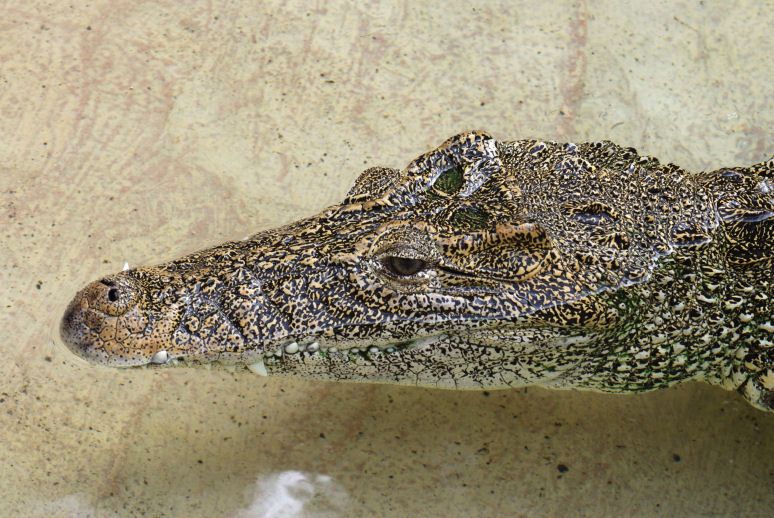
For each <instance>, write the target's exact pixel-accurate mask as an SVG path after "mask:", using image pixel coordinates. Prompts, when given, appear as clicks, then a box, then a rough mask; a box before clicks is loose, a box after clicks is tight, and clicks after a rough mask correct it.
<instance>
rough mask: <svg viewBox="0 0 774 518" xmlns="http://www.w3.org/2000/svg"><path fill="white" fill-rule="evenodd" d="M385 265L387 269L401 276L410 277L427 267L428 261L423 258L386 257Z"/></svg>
mask: <svg viewBox="0 0 774 518" xmlns="http://www.w3.org/2000/svg"><path fill="white" fill-rule="evenodd" d="M384 265H385V266H386V267H387V269H388V270H389V271H390V272H391V273H393V274H394V275H397V276H399V277H410V276H411V275H416V274H417V273H419V272H421V271H422V270H424V269H425V268H426V267H427V262H425V261H423V260H422V259H412V258H409V257H396V256H390V257H385V259H384Z"/></svg>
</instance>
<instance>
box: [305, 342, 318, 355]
mask: <svg viewBox="0 0 774 518" xmlns="http://www.w3.org/2000/svg"><path fill="white" fill-rule="evenodd" d="M319 349H320V344H319V343H317V342H312V343H311V344H309V345H307V346H306V350H307V351H308V352H310V353H316V352H317V351H318V350H319Z"/></svg>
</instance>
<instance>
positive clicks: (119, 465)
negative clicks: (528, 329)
mask: <svg viewBox="0 0 774 518" xmlns="http://www.w3.org/2000/svg"><path fill="white" fill-rule="evenodd" d="M706 4H709V3H706ZM686 5H687V4H686ZM530 6H532V7H530ZM771 7H772V5H771V4H770V3H766V2H756V1H752V0H751V1H742V2H736V7H735V8H728V7H727V5H726V4H725V3H723V4H720V3H718V4H712V5H700V4H697V6H695V7H690V8H689V7H687V6H686V7H685V8H683V9H679V10H678V9H676V8H674V7H672V2H658V1H655V2H648V3H647V4H641V5H640V6H639V7H638V8H636V9H622V8H621V6H620V3H618V2H594V3H593V4H587V3H586V2H553V3H544V4H541V7H540V8H539V9H535V8H534V4H532V3H529V2H502V3H486V4H482V5H480V6H475V3H473V4H471V3H470V2H465V3H459V4H458V5H455V6H453V7H451V8H450V7H448V3H447V2H443V3H442V2H437V3H433V2H424V3H422V4H421V7H417V6H415V5H414V4H412V3H396V4H394V5H392V6H379V7H372V8H370V10H368V11H365V10H361V9H360V8H356V7H352V6H350V5H347V4H345V3H341V2H331V3H326V4H320V5H316V6H315V7H314V8H309V7H307V4H306V3H301V2H298V3H290V4H287V3H286V2H266V3H262V5H261V6H256V5H255V4H254V3H252V2H242V1H237V2H232V3H230V4H228V5H227V6H222V7H213V6H211V5H209V4H204V3H202V4H199V5H196V6H191V5H189V4H186V5H183V4H179V3H176V2H169V3H162V4H142V3H139V4H138V3H137V2H127V1H112V2H107V1H104V2H94V3H91V4H89V5H88V6H87V7H78V6H75V7H70V6H69V5H66V4H61V6H59V4H55V5H54V6H51V5H49V4H47V3H43V2H38V1H33V2H28V3H27V4H25V7H17V6H12V5H4V6H0V15H2V16H0V20H2V21H1V22H0V31H1V33H2V36H3V37H0V224H1V225H2V227H0V229H1V230H2V232H0V296H1V300H2V301H3V304H4V308H3V311H2V312H0V351H2V352H3V354H4V357H5V359H6V361H5V362H4V363H3V366H2V367H0V369H1V370H0V374H1V377H0V380H2V381H0V434H1V435H2V438H1V439H0V441H2V442H0V444H1V445H2V446H0V465H2V466H3V469H2V470H0V515H2V516H137V515H146V516H239V517H243V516H370V515H381V516H412V515H413V516H441V515H443V516H471V515H477V516H504V515H505V516H512V515H517V516H551V515H566V514H570V513H571V514H575V515H590V516H605V515H609V516H621V515H719V516H725V515H733V516H756V515H758V516H764V515H766V514H767V513H769V512H770V510H771V509H772V508H774V491H772V487H774V465H772V463H771V459H772V458H774V415H770V414H764V413H762V412H759V411H757V410H754V409H753V408H751V407H749V406H748V405H747V404H746V403H745V402H744V401H743V400H742V398H740V397H738V396H737V395H735V394H733V393H727V392H724V391H722V390H720V389H717V388H713V387H709V386H706V385H702V384H694V383H691V384H686V385H683V386H681V387H677V388H674V389H670V390H665V391H661V392H656V393H651V394H645V395H637V396H627V397H622V396H609V395H600V394H591V393H580V392H551V391H546V390H542V389H538V388H530V389H526V390H513V391H502V392H491V393H476V392H445V391H433V390H427V389H416V388H409V387H391V386H372V385H346V384H335V383H320V382H307V381H292V380H278V379H264V378H259V377H256V376H255V375H252V374H250V373H249V372H247V371H244V372H242V371H240V372H229V371H226V370H183V369H180V370H172V369H166V370H162V371H150V370H140V371H131V372H130V371H117V370H110V369H103V368H98V367H93V366H90V365H87V364H86V363H85V362H82V361H80V360H79V359H78V358H75V357H74V356H73V355H72V354H70V353H69V351H67V350H66V349H65V348H64V347H63V346H61V345H60V344H58V343H56V341H55V335H56V333H55V328H56V325H57V321H58V319H59V316H60V315H61V312H62V309H63V307H64V305H65V304H66V302H67V300H68V299H69V298H70V297H71V296H72V295H73V294H74V293H75V291H76V290H77V289H79V288H80V287H81V286H82V285H83V284H85V283H86V282H88V281H90V280H92V279H95V278H98V277H99V276H101V275H104V274H107V273H111V272H114V271H118V270H120V269H121V267H122V265H123V264H124V262H125V261H128V262H129V263H130V264H132V265H136V264H142V263H146V262H158V261H162V260H166V259H169V258H172V257H175V256H178V255H181V254H183V253H186V252H189V251H193V250H195V249H198V248H203V247H205V246H208V245H212V244H215V243H219V242H221V241H224V240H227V239H239V238H242V237H244V236H245V235H247V234H251V233H253V232H255V231H257V230H260V229H262V228H268V227H271V226H275V225H278V224H282V223H285V222H288V221H291V220H293V219H296V218H299V217H302V216H305V215H309V214H313V213H315V212H317V211H319V210H320V209H322V208H323V207H325V206H326V205H328V204H331V203H334V202H336V201H338V200H340V199H341V198H342V197H343V195H344V193H345V192H346V190H347V189H348V187H349V185H350V184H351V183H352V181H353V180H354V178H355V177H356V176H357V174H358V173H359V172H360V171H361V170H362V169H364V168H365V167H368V166H373V165H387V166H394V167H402V166H403V165H405V164H406V163H408V162H409V161H410V160H411V159H412V158H414V157H415V156H416V155H418V154H419V153H422V152H424V151H426V150H428V149H430V148H432V147H434V146H436V145H437V144H439V143H440V142H442V141H443V140H444V139H445V138H446V137H448V136H451V135H453V134H455V133H458V132H460V131H462V130H465V129H472V128H480V129H486V130H488V131H490V132H491V133H493V134H494V135H495V136H496V137H498V138H501V139H505V140H507V139H518V138H527V137H543V138H554V139H560V140H574V141H582V140H593V139H602V138H609V139H611V140H614V141H616V142H618V143H620V144H624V145H631V146H634V147H637V148H638V149H639V150H640V151H641V152H644V153H648V154H652V155H655V156H658V157H659V158H660V159H661V160H662V161H673V162H676V163H678V164H680V165H682V166H684V167H687V168H689V169H693V170H698V169H703V168H717V167H721V166H724V165H747V164H751V163H753V162H757V161H761V160H763V159H766V158H768V156H769V155H770V154H771V153H772V146H771V142H772V133H771V128H772V127H774V113H772V110H771V107H770V103H771V99H772V96H773V95H774V87H772V84H774V82H773V81H772V72H771V55H772V52H773V51H774V43H773V42H772V40H771V37H770V35H769V33H768V27H769V26H771V25H772V23H774V15H772V12H774V9H771Z"/></svg>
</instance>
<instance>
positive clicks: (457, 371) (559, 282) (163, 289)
mask: <svg viewBox="0 0 774 518" xmlns="http://www.w3.org/2000/svg"><path fill="white" fill-rule="evenodd" d="M654 164H655V165H657V162H656V161H655V160H654V159H650V158H647V157H644V158H643V157H639V156H637V154H636V152H634V150H632V149H624V148H620V147H618V146H615V145H613V144H611V143H607V142H605V143H590V144H581V145H577V146H576V145H574V144H558V143H553V142H538V141H518V142H505V143H503V142H497V141H495V140H494V139H492V138H491V137H489V136H488V135H486V134H483V133H478V132H473V133H465V134H461V135H458V136H456V137H453V138H451V139H449V140H447V141H446V142H444V143H443V144H442V145H441V146H440V147H439V148H437V149H435V150H434V151H431V152H429V153H426V154H424V155H422V156H420V157H419V158H417V159H416V160H414V161H413V162H412V163H411V164H409V165H408V166H407V167H406V168H405V169H403V170H395V169H386V168H373V169H368V170H366V171H365V172H364V173H363V174H362V175H361V176H360V177H359V178H358V179H357V181H356V182H355V185H354V186H353V187H352V189H351V190H350V191H349V193H348V194H347V196H346V198H345V199H344V201H343V202H342V203H341V204H338V205H335V206H333V207H330V208H328V209H326V210H324V211H323V212H322V213H320V214H319V215H317V216H314V217H311V218H308V219H304V220H301V221H298V222H296V223H293V224H290V225H288V226H286V227H282V228H278V229H273V230H268V231H265V232H261V233H259V234H256V235H254V236H252V237H250V238H248V239H246V240H243V241H237V242H229V243H225V244H223V245H220V246H218V247H215V248H212V249H209V250H205V251H203V252H200V253H196V254H193V255H190V256H187V257H184V258H182V259H179V260H176V261H172V262H170V263H167V264H162V265H158V266H153V267H148V268H138V269H131V270H128V271H124V272H121V273H118V274H116V275H111V276H108V277H106V278H104V279H101V280H99V281H96V282H94V283H92V284H90V285H89V286H87V287H86V288H85V289H83V290H82V291H81V292H80V293H78V294H77V296H76V297H75V299H74V300H73V301H72V302H71V304H70V306H69V307H68V309H67V311H66V313H65V316H64V318H63V320H62V324H61V335H62V337H63V339H64V341H65V343H66V344H67V345H68V346H69V347H70V348H71V349H72V350H73V351H75V352H76V353H78V354H79V355H81V356H83V357H85V358H87V359H89V360H92V361H94V362H97V363H101V364H105V365H111V366H138V365H147V364H151V365H157V364H164V365H192V364H203V363H211V362H220V363H225V364H229V363H230V364H244V365H248V366H251V368H252V370H254V371H256V372H258V373H261V374H267V373H268V374H272V375H274V374H284V375H296V376H302V377H314V378H322V379H344V380H360V381H381V382H398V383H410V384H421V385H432V386H448V387H497V386H514V385H522V384H526V383H534V382H541V383H544V384H552V385H554V386H583V385H584V383H585V384H586V385H588V386H593V385H595V383H596V382H595V383H592V381H593V380H595V379H596V378H595V376H597V377H598V375H599V372H600V371H603V372H605V373H606V374H605V376H606V380H605V381H600V382H598V383H596V385H597V388H602V389H609V390H636V389H647V388H653V387H654V386H655V384H657V383H658V382H659V381H658V379H659V377H658V376H655V377H654V376H644V375H643V376H640V377H632V376H631V372H627V369H626V368H625V367H626V366H627V365H633V366H634V368H636V365H638V363H637V362H638V361H639V362H640V363H642V361H641V360H642V358H640V359H639V360H638V359H637V358H635V356H636V351H633V352H632V351H628V349H626V347H627V346H628V345H630V344H627V343H626V342H627V338H628V337H630V336H633V333H637V332H639V331H641V330H642V329H643V328H644V327H645V326H648V325H651V326H652V325H653V322H654V321H656V320H657V319H659V318H662V317H661V316H659V314H658V312H654V311H652V310H650V309H652V300H648V301H646V300H645V299H646V298H647V297H648V296H649V295H648V293H646V292H643V291H642V290H640V289H639V288H640V287H641V285H642V283H643V282H644V281H645V280H647V279H649V278H650V277H651V275H652V274H653V271H654V269H655V268H656V267H657V265H658V263H659V261H662V260H663V259H664V258H665V257H666V256H669V255H670V253H671V252H672V251H673V250H674V249H675V248H676V247H681V246H697V245H701V244H703V243H706V242H707V241H708V240H709V238H708V236H707V232H708V231H709V230H710V229H711V228H712V227H713V226H714V225H716V223H715V221H714V219H713V218H714V216H711V214H712V211H711V210H710V200H709V199H708V198H707V196H706V195H703V194H702V193H701V192H700V189H699V186H698V184H697V183H695V182H692V181H689V179H688V177H687V176H685V175H683V174H682V171H681V170H673V171H672V174H670V175H663V176H659V175H653V174H652V167H653V166H654ZM648 191H649V192H650V194H648ZM676 207H677V208H676ZM667 282H669V280H668V278H667ZM667 303H671V304H678V303H679V301H674V300H672V301H667ZM643 308H644V309H643ZM616 344H622V345H620V348H619V347H618V345H616ZM627 351H628V352H627ZM611 362H612V363H611ZM616 362H618V363H616ZM647 363H648V362H647V361H645V362H644V364H647ZM622 366H623V367H624V368H622ZM630 370H631V369H630ZM651 370H652V367H651ZM679 375H680V376H682V377H690V376H691V375H695V373H693V374H691V373H690V371H689V372H688V373H687V374H686V373H685V372H681V373H680V374H679ZM661 379H662V380H663V379H664V376H662V377H661ZM584 380H585V381H584ZM664 381H669V377H668V376H667V377H666V379H665V380H664Z"/></svg>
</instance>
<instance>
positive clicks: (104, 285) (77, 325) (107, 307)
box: [59, 275, 144, 365]
mask: <svg viewBox="0 0 774 518" xmlns="http://www.w3.org/2000/svg"><path fill="white" fill-rule="evenodd" d="M136 300H137V289H136V287H135V286H134V284H133V282H132V280H131V279H130V278H128V277H126V276H121V275H116V276H110V277H105V278H103V279H101V280H99V281H96V282H92V283H91V284H89V285H88V286H86V287H85V288H84V289H82V290H81V291H79V292H78V293H77V294H76V295H75V297H74V298H73V300H72V301H71V302H70V304H69V305H68V306H67V309H66V310H65V313H64V316H63V317H62V320H61V322H60V325H59V334H60V336H61V338H62V341H63V342H64V343H65V345H66V346H67V347H68V348H69V349H70V350H71V351H73V352H74V353H76V354H77V355H78V356H81V357H82V358H85V359H87V360H91V361H97V362H101V363H104V362H106V360H108V359H109V358H110V357H111V355H112V354H113V353H114V352H115V350H116V348H117V346H120V344H121V343H122V342H124V341H125V340H126V339H127V338H128V336H126V335H128V332H127V323H128V319H129V315H130V313H131V312H132V310H133V308H135V307H136ZM143 362H144V360H143V361H140V359H131V358H123V360H122V361H120V362H119V361H115V360H114V361H110V362H109V363H113V364H118V363H120V364H125V365H131V364H137V363H143Z"/></svg>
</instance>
